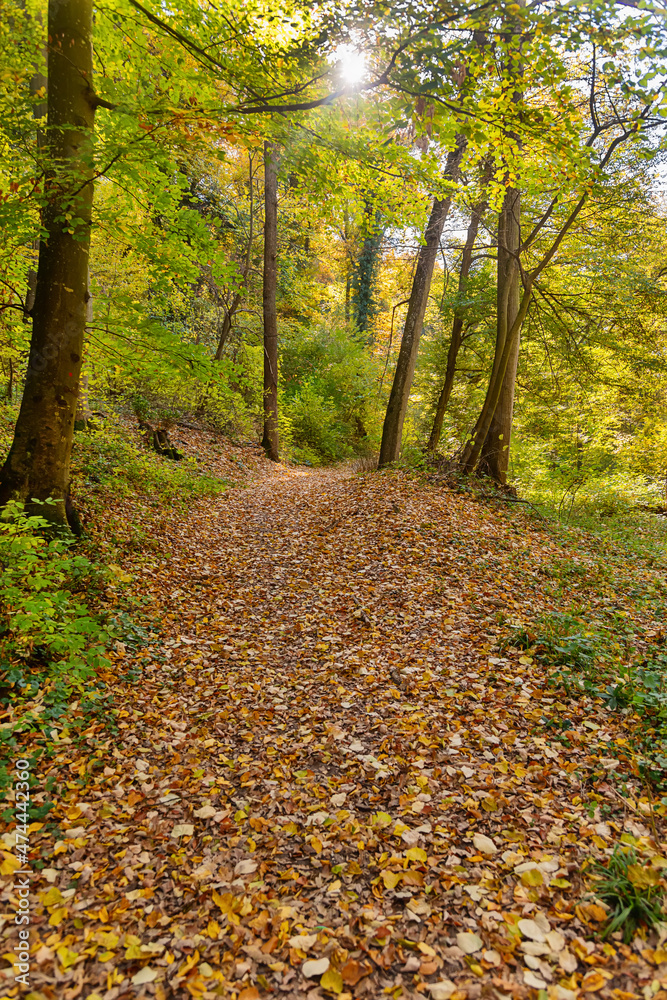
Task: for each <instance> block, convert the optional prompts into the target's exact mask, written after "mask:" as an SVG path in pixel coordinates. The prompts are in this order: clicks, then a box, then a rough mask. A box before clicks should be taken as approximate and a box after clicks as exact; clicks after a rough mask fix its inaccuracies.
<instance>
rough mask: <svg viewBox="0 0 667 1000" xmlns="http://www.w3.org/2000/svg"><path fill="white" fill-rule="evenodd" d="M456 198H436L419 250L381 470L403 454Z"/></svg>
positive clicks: (456, 154)
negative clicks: (442, 240)
mask: <svg viewBox="0 0 667 1000" xmlns="http://www.w3.org/2000/svg"><path fill="white" fill-rule="evenodd" d="M465 147H466V140H465V139H464V138H463V137H462V136H459V137H458V139H457V143H456V147H455V148H454V149H453V150H452V151H451V152H450V154H449V155H448V157H447V165H446V168H445V178H446V179H447V180H449V181H451V180H455V178H456V177H457V176H458V172H459V166H460V163H461V159H462V157H463V153H464V151H465ZM451 201H452V196H451V195H448V196H447V197H446V198H436V199H435V200H434V202H433V209H432V210H431V217H430V219H429V221H428V225H427V227H426V234H425V242H424V244H423V245H422V246H421V247H420V248H419V256H418V257H417V267H416V268H415V276H414V278H413V281H412V291H411V293H410V300H409V303H408V311H407V315H406V317H405V326H404V328H403V338H402V340H401V347H400V350H399V353H398V361H397V362H396V372H395V374H394V382H393V385H392V387H391V393H390V395H389V402H388V404H387V413H386V415H385V418H384V426H383V428H382V444H381V446H380V461H379V463H378V468H380V469H381V468H382V467H383V466H385V465H389V464H390V463H391V462H395V461H396V460H397V459H398V457H399V455H400V451H401V439H402V436H403V422H404V421H405V414H406V412H407V408H408V400H409V398H410V389H411V388H412V380H413V377H414V373H415V365H416V363H417V352H418V350H419V338H420V337H421V332H422V326H423V323H424V315H425V313H426V305H427V302H428V296H429V292H430V290H431V278H432V277H433V268H434V266H435V259H436V257H437V254H438V250H439V249H440V237H441V236H442V230H443V226H444V224H445V219H446V218H447V215H448V213H449V207H450V205H451Z"/></svg>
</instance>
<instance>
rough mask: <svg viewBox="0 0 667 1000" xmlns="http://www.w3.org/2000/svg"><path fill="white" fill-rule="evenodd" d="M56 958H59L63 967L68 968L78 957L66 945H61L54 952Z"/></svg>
mask: <svg viewBox="0 0 667 1000" xmlns="http://www.w3.org/2000/svg"><path fill="white" fill-rule="evenodd" d="M56 954H57V956H58V958H59V959H60V964H61V965H62V967H63V969H69V967H70V965H74V963H75V962H76V960H77V958H78V957H79V956H78V955H77V953H76V952H75V951H70V949H69V948H68V947H67V945H64V944H63V945H61V946H60V948H58V950H57V952H56Z"/></svg>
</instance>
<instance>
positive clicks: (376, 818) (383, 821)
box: [371, 812, 392, 829]
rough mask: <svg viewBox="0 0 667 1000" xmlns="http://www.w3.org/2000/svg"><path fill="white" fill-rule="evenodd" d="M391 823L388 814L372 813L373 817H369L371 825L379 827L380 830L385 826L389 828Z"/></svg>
mask: <svg viewBox="0 0 667 1000" xmlns="http://www.w3.org/2000/svg"><path fill="white" fill-rule="evenodd" d="M391 822H392V819H391V816H390V815H389V813H385V812H376V813H373V815H372V816H371V823H372V824H373V826H379V827H380V829H382V828H383V827H385V826H389V825H390V824H391Z"/></svg>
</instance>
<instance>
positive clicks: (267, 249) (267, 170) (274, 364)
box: [262, 142, 279, 462]
mask: <svg viewBox="0 0 667 1000" xmlns="http://www.w3.org/2000/svg"><path fill="white" fill-rule="evenodd" d="M277 256H278V171H277V165H276V149H275V146H274V145H273V144H272V143H270V142H265V143H264V287H263V295H262V299H263V307H264V437H263V438H262V447H263V448H264V451H265V452H266V454H267V456H268V457H269V458H270V459H271V460H272V461H273V462H278V461H279V448H278V444H279V442H278V314H277V310H276V282H277V271H278V268H277Z"/></svg>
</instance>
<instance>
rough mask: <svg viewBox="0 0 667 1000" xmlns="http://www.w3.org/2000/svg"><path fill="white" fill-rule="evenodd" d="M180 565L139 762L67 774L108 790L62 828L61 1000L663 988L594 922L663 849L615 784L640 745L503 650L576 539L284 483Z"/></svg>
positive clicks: (61, 815) (139, 697)
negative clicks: (591, 896)
mask: <svg viewBox="0 0 667 1000" xmlns="http://www.w3.org/2000/svg"><path fill="white" fill-rule="evenodd" d="M170 545H171V559H170V561H169V563H168V570H167V569H165V566H164V564H163V563H161V561H160V558H155V559H154V560H153V563H152V564H151V563H150V562H149V561H147V562H145V563H144V565H143V567H141V568H138V569H137V586H138V585H139V578H140V574H143V583H142V584H141V587H142V589H147V590H149V591H152V592H153V593H154V596H155V600H156V605H157V606H158V607H160V608H161V609H163V611H164V612H165V613H164V625H165V630H166V634H167V635H168V638H167V639H166V640H165V641H164V644H163V646H161V647H160V649H159V650H157V651H156V650H153V651H152V652H151V657H150V662H149V663H148V664H147V665H146V666H145V669H144V672H143V675H142V676H141V677H140V678H139V679H138V680H137V681H135V682H134V683H132V684H127V685H123V684H122V683H121V682H120V681H119V682H117V685H116V686H117V688H118V696H117V704H118V703H120V704H123V703H125V705H126V710H125V712H124V713H121V714H122V715H124V717H123V718H122V721H121V722H120V725H121V732H120V738H119V739H118V740H109V739H108V738H106V737H105V734H104V731H103V730H102V728H101V727H100V726H98V727H97V728H96V727H95V726H92V727H91V729H90V730H89V731H88V737H89V747H88V750H87V754H86V756H85V757H83V758H82V756H81V754H82V748H76V749H75V748H74V747H70V748H69V749H68V748H64V750H63V753H62V754H61V755H60V756H59V757H58V758H57V759H56V761H55V762H54V763H53V764H52V765H51V768H52V770H51V774H52V776H54V775H55V776H56V777H58V778H59V779H60V780H63V781H64V779H65V778H67V777H68V776H69V777H71V775H72V774H73V773H74V774H79V775H80V776H81V780H80V783H79V785H78V786H77V785H74V784H73V783H72V782H71V781H70V784H69V786H68V788H69V791H64V788H65V786H64V785H62V786H61V787H62V788H63V793H62V796H61V798H60V799H59V801H58V802H57V804H56V807H55V809H54V811H53V814H52V815H53V817H54V818H56V819H57V820H58V822H59V823H60V824H61V828H62V829H61V831H60V834H59V835H58V834H56V835H55V836H59V839H60V842H61V847H60V849H59V853H58V854H57V855H55V856H54V858H53V860H52V862H51V867H50V868H49V869H48V870H47V875H46V877H47V878H48V879H50V880H51V882H52V883H53V884H52V887H51V888H50V889H49V887H48V885H43V886H42V889H48V893H47V895H42V897H41V898H42V903H43V905H44V906H46V907H47V908H48V910H49V913H51V914H53V913H54V912H55V911H58V912H59V914H60V915H59V916H58V919H57V921H53V920H52V923H55V927H52V928H47V927H45V928H44V934H43V935H42V937H43V948H44V949H45V950H43V951H42V952H41V953H40V954H41V959H40V961H41V964H40V965H39V970H38V971H37V974H36V976H35V977H34V982H35V984H36V986H35V987H34V988H36V989H41V990H43V995H44V996H45V997H52V996H58V997H63V998H65V1000H73V998H74V997H77V996H79V995H81V996H83V997H89V996H91V990H94V991H95V992H94V997H93V1000H95V998H96V997H97V996H98V995H99V996H100V997H103V998H104V1000H116V998H124V997H143V996H147V997H148V996H156V997H158V998H159V1000H162V998H165V997H167V998H170V997H176V998H181V997H182V998H187V997H205V998H210V997H214V996H223V997H228V998H230V1000H232V998H235V997H238V998H239V1000H252V998H257V997H260V996H261V997H264V996H269V995H270V994H271V991H273V995H276V996H284V997H291V998H297V997H303V996H307V997H309V998H310V1000H315V998H320V997H328V996H335V995H339V996H340V997H341V998H342V1000H351V998H353V997H368V998H371V1000H376V998H380V997H381V996H384V995H390V996H393V997H398V996H402V997H406V996H407V997H417V996H427V997H428V996H430V997H431V998H432V1000H443V998H445V1000H446V998H448V997H450V996H453V998H454V1000H464V998H465V997H470V998H471V1000H475V998H476V997H479V996H480V994H481V993H482V992H484V993H485V994H486V993H488V992H489V990H491V989H492V988H493V989H495V990H497V991H498V992H497V993H496V994H495V996H501V995H502V996H509V995H510V994H511V995H514V996H523V995H529V994H531V995H535V991H536V990H540V989H545V988H548V989H549V990H550V991H551V994H552V995H553V997H554V1000H557V998H558V1000H572V998H574V997H575V996H576V994H577V991H578V990H579V988H582V983H583V989H584V990H586V991H589V992H591V991H592V992H595V991H601V994H602V995H603V996H604V995H609V996H611V995H612V994H611V993H610V990H611V989H612V988H620V989H623V990H628V989H632V990H636V989H637V988H638V982H639V980H642V977H643V979H644V980H645V981H646V982H650V981H651V977H653V976H654V973H655V969H652V968H651V964H650V962H649V963H647V961H645V960H644V959H642V958H640V956H639V955H638V953H637V952H635V953H634V954H633V955H632V956H631V958H632V961H630V960H627V959H628V956H630V950H629V949H626V952H627V955H625V954H624V953H623V951H622V947H623V946H621V950H618V949H619V946H618V945H617V944H616V945H615V947H614V948H611V946H610V945H605V946H604V948H603V946H602V944H601V943H600V942H599V941H598V942H594V941H592V940H591V936H592V933H593V930H594V929H595V928H596V927H597V924H596V921H597V920H599V919H600V916H601V911H600V908H599V907H592V908H591V907H590V906H588V907H587V906H586V905H584V906H583V907H582V906H581V905H579V904H581V902H582V892H583V890H582V882H581V863H582V860H583V859H584V858H590V857H591V856H599V857H604V856H605V851H606V850H607V849H608V848H609V847H610V846H611V844H612V842H613V840H615V839H617V836H618V835H619V833H620V831H621V830H622V829H623V828H624V827H625V829H626V830H630V831H631V832H633V833H634V835H635V836H637V837H641V836H647V835H648V834H649V830H648V829H647V828H646V827H645V826H644V825H642V824H643V820H642V817H641V815H634V814H633V813H632V812H628V811H627V809H626V810H625V812H624V807H623V805H622V804H621V805H620V806H619V805H618V802H617V799H616V797H615V796H614V793H613V792H612V790H611V789H610V787H609V785H607V784H605V780H606V778H605V776H606V773H607V772H606V769H607V768H610V767H615V766H618V759H617V755H618V754H619V753H622V750H620V749H619V747H620V744H617V746H616V748H615V749H613V750H611V751H610V750H609V741H610V740H612V739H617V738H618V737H620V736H622V735H623V730H622V729H621V726H622V724H623V719H622V717H620V716H610V714H609V713H608V712H607V711H606V710H605V709H604V707H603V706H602V705H601V704H599V703H597V704H596V703H594V702H592V701H591V700H588V701H586V702H585V708H584V707H583V704H582V700H581V699H579V700H573V701H569V699H568V700H566V702H565V703H563V702H561V701H559V700H558V699H557V697H556V696H555V694H554V692H553V690H551V689H549V688H548V687H546V686H545V682H544V675H543V670H542V669H541V668H540V667H539V666H537V665H535V664H533V663H532V661H531V660H530V658H529V657H525V656H522V655H521V654H520V653H519V652H512V653H507V654H506V655H505V656H501V655H500V654H498V653H497V651H494V646H493V644H494V641H495V638H496V636H497V635H498V634H499V632H501V631H504V632H506V631H507V627H506V626H505V627H504V629H501V628H500V626H499V624H498V614H499V612H500V611H501V610H502V612H503V613H504V615H505V616H506V617H510V618H516V619H517V621H524V622H531V621H533V620H534V619H535V617H536V615H537V614H539V612H540V610H541V609H545V608H549V607H550V606H551V605H552V603H553V598H552V597H551V596H550V593H549V587H550V583H549V579H548V578H547V577H546V576H544V575H542V574H541V572H540V570H543V569H544V567H547V566H551V567H553V565H554V564H555V563H556V562H557V560H559V559H563V558H566V557H567V556H568V552H567V551H566V550H565V549H564V548H562V546H561V543H560V542H558V541H557V540H556V539H555V537H554V536H553V534H551V533H550V532H548V531H544V530H541V529H540V527H539V525H536V524H535V523H534V522H531V521H529V519H528V518H527V517H526V515H525V514H523V513H522V512H521V511H517V510H514V511H512V513H511V514H510V513H509V512H508V511H507V509H506V508H505V506H503V509H502V511H501V512H499V511H497V510H493V509H491V508H490V507H484V506H482V505H480V504H478V503H475V502H473V501H472V500H471V499H468V498H465V497H463V496H460V495H455V494H452V493H451V492H448V491H446V490H443V489H438V488H436V487H435V486H429V485H426V484H424V483H421V482H419V480H418V479H417V478H415V477H414V476H408V475H407V474H402V473H400V472H388V473H384V474H381V475H377V474H373V475H367V476H357V475H354V474H352V473H350V472H349V470H345V469H342V470H341V469H337V470H322V471H313V472H308V473H304V472H302V471H290V470H282V469H278V470H276V472H275V474H274V475H271V476H270V477H268V478H266V479H264V480H262V481H261V482H258V483H256V484H254V485H252V486H250V487H249V488H246V489H235V490H231V491H230V492H229V493H228V494H227V495H225V496H224V497H222V498H220V499H219V500H216V501H213V502H211V501H206V502H205V503H202V504H201V505H200V507H199V508H198V510H197V511H195V512H193V513H192V514H191V516H190V517H189V518H188V519H187V520H185V521H183V522H181V523H178V522H175V527H174V533H173V535H172V537H171V539H170ZM570 554H571V553H570ZM166 580H168V592H167V593H166V594H165V592H164V588H165V581H166ZM610 599H611V596H610ZM128 660H129V657H127V656H123V655H122V652H121V654H120V656H119V665H120V664H121V663H123V662H125V663H127V662H128ZM561 697H564V696H562V695H561ZM122 699H125V701H124V702H123V700H122ZM565 720H567V721H568V725H569V729H567V740H566V741H565V743H563V742H559V741H558V739H557V738H556V737H557V736H559V735H560V733H561V727H562V725H563V723H564V721H565ZM554 734H555V735H554ZM626 735H627V734H626ZM100 741H102V742H100ZM613 745H614V744H613V743H612V744H611V746H613ZM83 750H85V747H84V748H83ZM91 755H92V761H93V762H92V763H91V760H90V756H91ZM82 760H83V764H84V765H85V766H84V767H83V769H82V770H77V768H78V765H79V763H80V762H81V761H82ZM86 769H87V770H86ZM109 803H111V804H109ZM603 803H604V804H605V810H606V815H605V816H602V815H601V813H600V806H601V804H603ZM619 809H620V812H619V811H618V810H619ZM611 820H614V821H615V823H616V825H614V823H612V822H610V821H611ZM42 836H43V838H47V837H50V836H54V834H51V833H49V834H47V831H46V830H45V831H44V833H43V835H42ZM77 838H78V839H77ZM42 846H45V845H44V839H43V840H42ZM49 893H50V895H49ZM575 907H576V908H575ZM519 921H521V923H520V924H519V923H518V922H519ZM517 925H518V926H517ZM50 931H52V932H53V933H52V934H51V937H50V938H49V937H48V934H49V932H50ZM123 935H125V936H124V937H123ZM521 941H523V944H522V946H521V947H520V948H518V947H517V945H518V944H519V942H521ZM63 949H64V951H63ZM59 956H60V957H59ZM63 956H64V958H63ZM71 956H73V957H71ZM68 963H69V964H68ZM304 963H305V964H304ZM42 973H43V974H44V975H43V978H42ZM647 976H648V979H646V977H647ZM31 981H33V980H31ZM54 991H55V992H54ZM489 995H493V994H492V993H489ZM625 995H626V996H627V995H628V994H625ZM615 996H616V998H617V1000H618V997H619V996H620V994H615Z"/></svg>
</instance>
